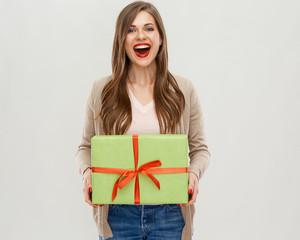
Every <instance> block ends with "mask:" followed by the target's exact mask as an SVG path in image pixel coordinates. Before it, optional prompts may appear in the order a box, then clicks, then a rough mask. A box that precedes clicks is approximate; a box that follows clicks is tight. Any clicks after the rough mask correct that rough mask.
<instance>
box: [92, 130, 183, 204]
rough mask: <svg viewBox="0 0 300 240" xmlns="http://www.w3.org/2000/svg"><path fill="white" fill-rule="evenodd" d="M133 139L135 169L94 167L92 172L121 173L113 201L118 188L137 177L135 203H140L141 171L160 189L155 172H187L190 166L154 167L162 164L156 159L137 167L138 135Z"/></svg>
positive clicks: (114, 189)
mask: <svg viewBox="0 0 300 240" xmlns="http://www.w3.org/2000/svg"><path fill="white" fill-rule="evenodd" d="M132 140H133V155H134V170H128V169H122V168H104V167H92V172H96V173H116V174H121V176H120V177H119V178H118V179H117V180H116V182H115V185H114V188H113V192H112V201H114V200H115V198H116V196H117V193H118V188H120V189H122V188H123V187H125V186H126V184H128V183H129V182H130V181H131V180H132V179H133V178H134V177H135V191H134V204H140V185H139V173H142V174H145V175H146V176H148V177H149V178H150V179H151V180H152V181H153V182H154V184H155V185H156V186H157V187H158V189H160V184H159V181H158V180H157V179H156V178H155V177H154V176H153V175H152V174H153V173H187V172H188V168H186V167H182V168H154V169H153V167H160V166H161V165H162V164H161V162H160V160H154V161H151V162H148V163H145V164H143V165H142V166H140V167H139V168H137V166H138V162H139V148H138V147H139V144H138V135H132ZM122 178H123V179H122ZM121 179H122V180H121Z"/></svg>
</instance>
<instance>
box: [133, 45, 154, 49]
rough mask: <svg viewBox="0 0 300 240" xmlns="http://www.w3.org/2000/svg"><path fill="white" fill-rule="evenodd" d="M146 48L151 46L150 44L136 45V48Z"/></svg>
mask: <svg viewBox="0 0 300 240" xmlns="http://www.w3.org/2000/svg"><path fill="white" fill-rule="evenodd" d="M144 48H150V46H148V45H140V46H136V47H135V48H134V49H144Z"/></svg>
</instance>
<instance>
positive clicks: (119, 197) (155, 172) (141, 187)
mask: <svg viewBox="0 0 300 240" xmlns="http://www.w3.org/2000/svg"><path fill="white" fill-rule="evenodd" d="M91 156H92V202H93V204H171V203H177V204H180V203H188V139H187V135H184V134H140V135H96V136H94V137H92V139H91Z"/></svg>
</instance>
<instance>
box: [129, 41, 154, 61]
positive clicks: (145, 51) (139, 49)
mask: <svg viewBox="0 0 300 240" xmlns="http://www.w3.org/2000/svg"><path fill="white" fill-rule="evenodd" d="M133 49H134V51H135V54H136V55H137V56H138V57H142V58H143V57H147V56H148V55H149V53H150V49H151V46H150V44H145V43H139V44H136V45H134V47H133Z"/></svg>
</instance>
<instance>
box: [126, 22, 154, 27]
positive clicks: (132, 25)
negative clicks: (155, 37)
mask: <svg viewBox="0 0 300 240" xmlns="http://www.w3.org/2000/svg"><path fill="white" fill-rule="evenodd" d="M148 25H153V23H146V24H145V25H144V26H148ZM130 27H136V26H135V25H132V24H131V25H130Z"/></svg>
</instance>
